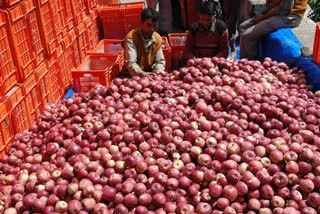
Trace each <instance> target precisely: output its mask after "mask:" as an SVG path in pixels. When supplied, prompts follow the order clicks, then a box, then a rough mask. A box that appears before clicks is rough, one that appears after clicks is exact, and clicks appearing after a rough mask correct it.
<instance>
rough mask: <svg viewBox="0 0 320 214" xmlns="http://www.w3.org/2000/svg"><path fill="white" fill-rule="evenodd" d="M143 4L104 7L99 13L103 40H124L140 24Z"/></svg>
mask: <svg viewBox="0 0 320 214" xmlns="http://www.w3.org/2000/svg"><path fill="white" fill-rule="evenodd" d="M144 8H145V3H144V2H137V3H127V4H112V5H105V6H103V8H102V9H101V11H100V17H101V22H102V25H103V32H104V38H105V39H124V38H125V37H126V35H127V34H128V33H129V32H130V31H131V30H133V29H135V28H138V27H139V26H140V24H141V18H140V17H141V11H142V10H143V9H144Z"/></svg>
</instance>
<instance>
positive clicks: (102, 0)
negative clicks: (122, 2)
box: [98, 0, 118, 5]
mask: <svg viewBox="0 0 320 214" xmlns="http://www.w3.org/2000/svg"><path fill="white" fill-rule="evenodd" d="M98 4H99V5H108V4H118V0H98Z"/></svg>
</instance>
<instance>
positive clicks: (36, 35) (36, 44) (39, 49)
mask: <svg viewBox="0 0 320 214" xmlns="http://www.w3.org/2000/svg"><path fill="white" fill-rule="evenodd" d="M24 8H25V13H26V20H27V24H28V25H27V27H28V28H29V33H30V35H31V39H32V40H31V41H32V42H31V44H32V46H33V51H34V57H35V63H36V64H35V67H36V66H38V65H40V64H41V63H42V62H44V57H45V53H44V45H43V41H42V40H41V36H40V27H39V24H38V17H37V11H36V10H37V8H36V3H35V0H24ZM29 42H30V41H29Z"/></svg>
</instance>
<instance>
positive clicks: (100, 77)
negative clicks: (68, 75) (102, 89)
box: [72, 55, 119, 92]
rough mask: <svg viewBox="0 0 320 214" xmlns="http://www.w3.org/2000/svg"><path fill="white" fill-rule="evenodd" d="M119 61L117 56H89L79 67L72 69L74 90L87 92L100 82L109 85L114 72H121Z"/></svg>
mask: <svg viewBox="0 0 320 214" xmlns="http://www.w3.org/2000/svg"><path fill="white" fill-rule="evenodd" d="M117 61H118V57H117V56H92V55H91V56H90V55H89V56H87V57H86V58H85V60H84V62H83V63H82V64H81V65H80V66H79V67H78V68H77V69H74V70H72V78H73V86H74V90H75V91H76V92H86V91H89V90H90V89H91V88H93V87H94V86H96V85H98V84H101V85H108V84H109V83H110V81H111V79H112V74H115V73H119V66H118V65H117Z"/></svg>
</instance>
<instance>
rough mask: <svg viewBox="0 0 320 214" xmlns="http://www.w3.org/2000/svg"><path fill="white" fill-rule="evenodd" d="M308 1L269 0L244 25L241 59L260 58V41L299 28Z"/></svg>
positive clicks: (241, 39) (241, 35)
mask: <svg viewBox="0 0 320 214" xmlns="http://www.w3.org/2000/svg"><path fill="white" fill-rule="evenodd" d="M307 3H308V0H267V4H266V8H265V9H264V10H263V11H262V12H261V13H260V14H258V15H257V16H255V17H254V18H252V19H249V20H247V21H245V22H244V23H242V24H241V25H240V27H239V31H240V57H241V58H248V59H250V60H251V59H257V58H258V41H259V39H260V38H261V37H263V36H265V35H266V34H268V33H271V32H273V31H276V30H278V29H280V28H288V27H291V28H294V27H297V26H299V24H300V22H301V20H302V18H303V16H304V13H305V11H306V9H307Z"/></svg>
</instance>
